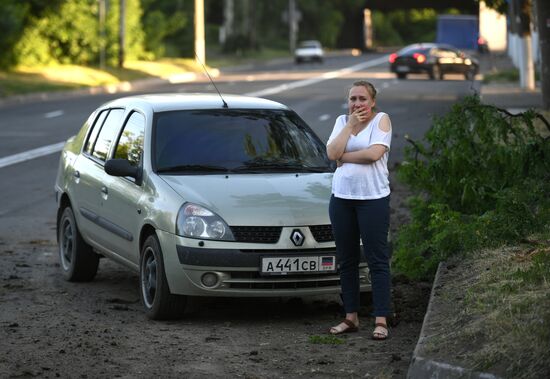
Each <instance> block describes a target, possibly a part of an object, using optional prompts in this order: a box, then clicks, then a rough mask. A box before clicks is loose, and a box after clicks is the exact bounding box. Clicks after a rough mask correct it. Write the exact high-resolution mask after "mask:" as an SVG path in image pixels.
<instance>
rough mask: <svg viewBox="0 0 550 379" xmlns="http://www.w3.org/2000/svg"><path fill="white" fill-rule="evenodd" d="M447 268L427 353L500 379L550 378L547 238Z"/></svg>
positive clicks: (485, 253) (549, 235)
mask: <svg viewBox="0 0 550 379" xmlns="http://www.w3.org/2000/svg"><path fill="white" fill-rule="evenodd" d="M450 264H451V266H450V267H451V269H452V271H449V272H448V273H445V274H444V275H443V277H444V279H443V280H442V281H443V285H442V287H443V288H442V289H441V292H442V296H443V299H441V300H440V307H441V308H442V309H443V310H444V312H445V313H446V314H445V315H443V316H442V317H441V320H439V322H440V323H441V325H439V332H438V333H436V337H434V338H431V340H430V341H429V343H428V344H427V345H426V348H427V350H428V351H429V352H431V353H432V354H434V355H435V356H436V357H437V358H438V359H441V360H444V361H447V362H451V363H452V364H457V365H460V366H462V367H466V368H469V369H472V370H475V371H485V372H491V373H494V374H497V375H499V376H502V377H504V378H516V377H521V378H543V377H550V364H549V363H548V362H550V233H549V232H546V234H544V235H538V236H536V237H532V238H530V239H528V240H525V241H524V243H523V244H521V245H518V246H514V247H506V248H503V249H497V250H487V251H483V252H480V253H476V254H475V256H472V257H470V258H468V259H466V260H465V261H463V262H455V263H450ZM453 267H454V268H453Z"/></svg>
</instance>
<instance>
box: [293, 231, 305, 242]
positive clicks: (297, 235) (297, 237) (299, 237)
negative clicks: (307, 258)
mask: <svg viewBox="0 0 550 379" xmlns="http://www.w3.org/2000/svg"><path fill="white" fill-rule="evenodd" d="M290 239H291V240H292V243H293V244H294V245H295V246H302V245H303V244H304V241H305V237H304V235H303V234H302V232H300V230H299V229H294V230H293V231H292V233H291V234H290Z"/></svg>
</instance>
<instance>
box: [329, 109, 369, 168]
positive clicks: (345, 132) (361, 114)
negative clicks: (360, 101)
mask: <svg viewBox="0 0 550 379" xmlns="http://www.w3.org/2000/svg"><path fill="white" fill-rule="evenodd" d="M365 117H366V111H365V110H364V109H358V110H356V111H355V112H353V113H352V114H350V115H349V117H348V122H347V123H346V126H344V128H343V129H342V130H341V131H340V134H338V136H337V137H336V138H335V139H334V140H332V142H331V143H329V144H328V145H327V155H328V159H330V160H331V161H337V160H339V159H340V157H341V156H342V154H344V151H346V145H347V144H348V140H349V136H350V135H351V133H352V131H353V128H354V127H355V126H357V125H359V124H360V123H361V122H363V121H364V118H365Z"/></svg>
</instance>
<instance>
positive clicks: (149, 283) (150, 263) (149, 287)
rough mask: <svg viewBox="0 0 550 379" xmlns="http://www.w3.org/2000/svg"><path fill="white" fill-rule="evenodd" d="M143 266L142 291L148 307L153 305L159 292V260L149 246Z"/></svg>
mask: <svg viewBox="0 0 550 379" xmlns="http://www.w3.org/2000/svg"><path fill="white" fill-rule="evenodd" d="M143 254H144V257H143V266H142V267H141V292H142V293H143V300H144V302H145V306H146V307H147V308H151V307H152V306H153V302H154V301H155V295H156V292H157V277H158V275H157V260H156V259H155V254H154V253H153V249H151V248H150V247H148V248H147V249H146V250H145V252H144V253H143Z"/></svg>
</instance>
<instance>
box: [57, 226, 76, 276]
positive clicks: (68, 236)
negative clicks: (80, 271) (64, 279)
mask: <svg viewBox="0 0 550 379" xmlns="http://www.w3.org/2000/svg"><path fill="white" fill-rule="evenodd" d="M60 248H61V252H60V253H61V254H60V258H61V264H62V265H63V269H64V270H65V271H67V270H69V269H70V267H71V263H72V261H73V249H74V232H73V225H72V223H71V220H70V219H68V218H65V219H63V221H62V224H61V245H60Z"/></svg>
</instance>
